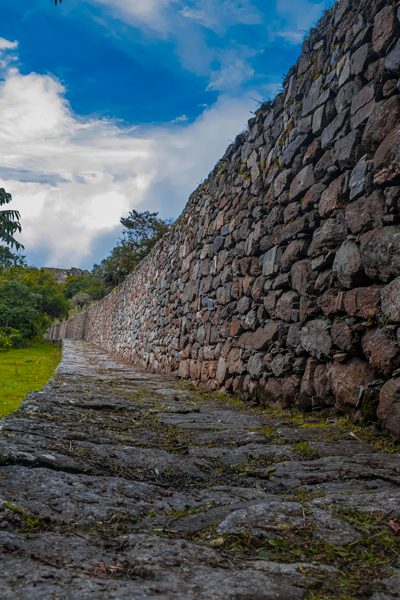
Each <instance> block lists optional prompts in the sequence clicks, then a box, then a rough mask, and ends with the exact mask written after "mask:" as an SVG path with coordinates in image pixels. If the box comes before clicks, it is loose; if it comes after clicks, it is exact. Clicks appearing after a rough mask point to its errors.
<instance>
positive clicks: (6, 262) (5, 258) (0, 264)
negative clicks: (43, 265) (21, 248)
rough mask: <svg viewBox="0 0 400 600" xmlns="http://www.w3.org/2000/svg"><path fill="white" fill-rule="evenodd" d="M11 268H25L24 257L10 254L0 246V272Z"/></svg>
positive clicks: (8, 250) (7, 249)
mask: <svg viewBox="0 0 400 600" xmlns="http://www.w3.org/2000/svg"><path fill="white" fill-rule="evenodd" d="M13 267H26V262H25V256H22V254H15V253H14V252H11V250H10V249H9V248H6V246H0V272H1V271H3V270H8V269H12V268H13Z"/></svg>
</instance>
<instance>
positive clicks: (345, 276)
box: [332, 240, 365, 289]
mask: <svg viewBox="0 0 400 600" xmlns="http://www.w3.org/2000/svg"><path fill="white" fill-rule="evenodd" d="M332 269H333V272H334V273H336V276H337V278H338V281H339V283H340V285H341V286H342V287H344V288H347V289H350V288H352V287H355V286H357V285H360V284H362V283H363V280H364V279H365V273H364V268H363V263H362V260H361V253H360V249H359V247H358V246H357V244H355V243H354V242H352V241H351V240H346V241H344V242H343V244H342V245H341V246H340V248H339V250H338V251H337V252H336V256H335V260H334V261H333V267H332Z"/></svg>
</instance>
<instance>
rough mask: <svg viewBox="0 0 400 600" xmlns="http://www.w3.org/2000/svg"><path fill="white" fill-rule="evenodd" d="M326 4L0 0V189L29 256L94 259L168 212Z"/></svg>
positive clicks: (274, 83) (272, 90) (46, 260)
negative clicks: (8, 197) (148, 215)
mask: <svg viewBox="0 0 400 600" xmlns="http://www.w3.org/2000/svg"><path fill="white" fill-rule="evenodd" d="M331 4H332V2H331V0H63V3H62V5H61V6H57V7H55V6H54V5H53V4H52V2H51V0H18V2H10V0H0V10H1V17H2V18H1V22H0V151H1V154H0V156H1V158H0V187H4V188H5V189H6V190H7V191H8V192H10V193H11V194H12V196H13V202H12V204H13V208H15V209H19V210H20V212H21V217H22V227H23V231H22V235H21V236H20V239H21V241H22V242H23V244H24V245H25V252H24V253H25V255H26V257H27V260H28V262H29V263H30V264H33V265H36V266H52V267H62V268H68V267H71V266H75V267H81V268H91V267H92V265H93V264H94V263H96V262H97V263H98V262H100V261H101V260H102V259H103V258H105V257H106V256H107V255H108V253H109V252H110V250H111V249H112V248H113V246H114V245H115V244H116V242H117V240H118V238H119V237H120V235H121V226H120V224H119V220H120V218H121V217H123V216H126V215H127V214H128V212H129V211H130V210H131V209H133V208H135V209H136V210H140V211H144V210H150V211H158V212H159V214H160V216H161V217H163V218H176V217H177V216H178V215H179V214H180V212H181V211H182V210H183V208H184V206H185V204H186V201H187V198H188V196H189V195H190V193H191V192H192V191H193V190H194V189H195V188H196V187H197V185H198V184H199V183H201V181H202V180H204V179H205V178H206V177H207V175H208V173H209V171H210V170H211V169H212V167H213V166H214V164H215V163H216V162H217V161H218V159H219V158H220V157H221V156H222V155H223V153H224V151H225V148H226V147H227V146H228V145H229V144H230V142H231V141H232V140H233V139H234V138H235V136H236V135H237V134H238V133H239V132H240V131H242V130H243V129H244V128H245V126H246V123H247V120H248V119H249V118H250V117H251V116H252V113H251V111H254V110H256V109H257V106H258V103H259V102H261V101H265V100H270V99H273V98H274V96H275V95H276V94H277V93H278V92H279V91H280V90H281V82H282V80H283V77H284V75H285V74H286V72H287V71H288V69H289V67H290V66H291V65H292V64H293V63H294V62H295V61H296V59H297V57H298V55H299V53H300V50H301V44H302V40H303V38H304V36H305V33H306V32H307V31H308V29H309V28H310V27H311V26H313V25H315V24H316V22H317V20H318V18H319V17H320V16H321V14H322V12H323V10H324V8H326V7H327V6H329V5H331Z"/></svg>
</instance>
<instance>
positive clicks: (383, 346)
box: [361, 328, 400, 377]
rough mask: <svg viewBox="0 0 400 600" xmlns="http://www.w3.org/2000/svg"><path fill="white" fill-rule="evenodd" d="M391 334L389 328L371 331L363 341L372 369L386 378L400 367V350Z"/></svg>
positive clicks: (363, 347) (364, 350)
mask: <svg viewBox="0 0 400 600" xmlns="http://www.w3.org/2000/svg"><path fill="white" fill-rule="evenodd" d="M391 333H393V331H391V330H389V329H388V328H385V329H371V330H370V331H367V333H366V334H365V335H364V336H363V338H362V341H361V345H362V349H363V352H364V354H365V356H366V357H367V358H368V361H369V364H370V365H371V367H372V368H373V369H376V370H377V371H378V372H379V373H381V374H382V375H385V376H386V377H387V376H388V375H390V373H392V372H393V371H394V369H396V368H397V367H398V366H399V365H400V349H399V346H398V344H397V343H396V340H395V339H394V338H393V337H392V336H391V335H390V334H391Z"/></svg>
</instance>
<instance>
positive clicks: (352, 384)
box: [328, 358, 375, 410]
mask: <svg viewBox="0 0 400 600" xmlns="http://www.w3.org/2000/svg"><path fill="white" fill-rule="evenodd" d="M374 377H375V374H374V371H373V370H372V369H371V367H370V366H369V365H368V363H366V362H365V361H363V360H360V359H359V358H352V359H351V360H350V361H348V362H346V363H341V362H338V361H334V362H333V363H331V365H330V366H329V370H328V378H329V382H330V386H331V389H332V392H333V395H334V398H335V402H336V408H337V409H338V410H345V409H346V408H348V407H353V408H355V407H356V406H357V403H358V401H359V399H360V396H361V393H362V391H363V389H364V388H365V387H366V386H367V384H368V383H370V382H371V381H373V379H374Z"/></svg>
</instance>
